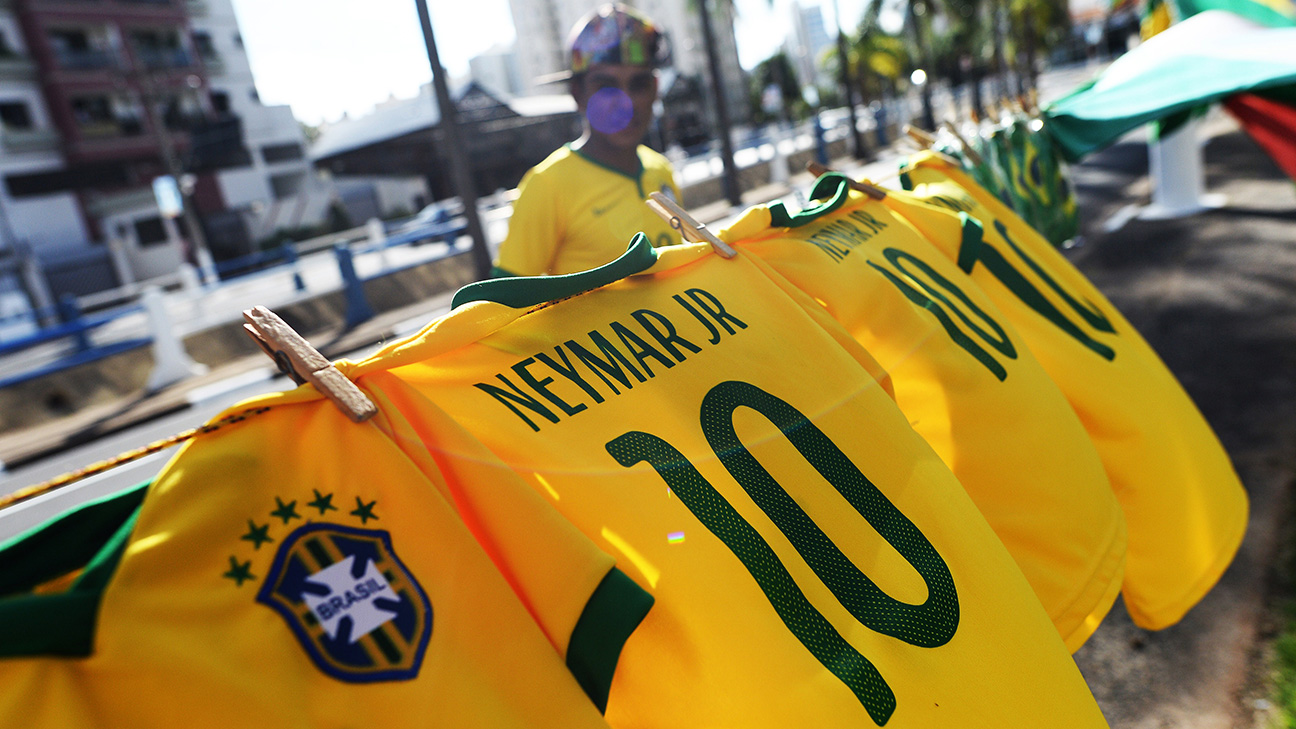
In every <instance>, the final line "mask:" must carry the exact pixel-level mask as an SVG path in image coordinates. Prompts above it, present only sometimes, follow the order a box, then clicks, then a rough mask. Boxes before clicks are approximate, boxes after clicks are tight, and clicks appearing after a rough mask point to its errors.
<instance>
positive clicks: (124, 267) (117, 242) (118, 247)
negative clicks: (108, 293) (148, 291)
mask: <svg viewBox="0 0 1296 729" xmlns="http://www.w3.org/2000/svg"><path fill="white" fill-rule="evenodd" d="M108 257H109V259H110V260H111V261H112V267H113V270H114V271H116V273H117V279H118V280H119V281H121V285H122V287H123V288H125V289H127V290H130V288H131V286H132V285H133V284H134V283H135V271H133V270H132V269H131V265H130V260H129V259H128V258H127V257H126V241H124V240H122V239H121V238H118V237H117V236H115V235H109V236H108Z"/></svg>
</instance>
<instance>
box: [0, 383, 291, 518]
mask: <svg viewBox="0 0 1296 729" xmlns="http://www.w3.org/2000/svg"><path fill="white" fill-rule="evenodd" d="M269 409H270V408H268V407H261V408H252V409H250V410H244V411H243V412H241V413H235V414H233V415H227V416H225V417H223V418H221V419H220V420H217V421H215V422H213V423H208V424H207V425H203V426H200V427H197V428H191V429H189V430H186V431H184V432H182V433H177V434H175V435H173V436H171V437H169V438H163V439H162V440H159V441H154V442H153V443H149V444H148V445H146V446H144V447H142V448H136V449H134V450H129V451H126V452H125V453H121V454H119V455H116V456H113V457H112V458H109V459H107V460H105V461H99V462H98V463H92V464H90V465H89V466H86V467H85V468H81V469H77V470H76V471H72V472H71V473H65V474H63V475H62V476H58V477H57V478H52V479H50V480H48V481H46V482H44V483H38V484H36V485H35V486H28V487H27V488H24V489H19V490H17V491H15V492H13V493H12V494H9V495H8V496H3V497H0V509H5V508H8V507H10V506H13V505H14V504H18V503H21V502H23V501H27V500H28V499H33V498H36V497H37V496H40V495H42V494H45V493H48V492H50V491H53V490H55V489H58V488H62V487H64V486H67V485H68V484H73V483H76V482H77V481H80V480H81V479H84V478H88V477H90V476H93V475H95V474H96V473H103V472H104V471H107V470H109V469H112V468H116V467H117V466H120V465H122V464H125V463H130V462H131V461H138V460H139V459H141V458H143V457H145V456H149V455H152V454H154V453H157V452H158V451H163V450H166V449H167V448H170V447H171V446H173V445H176V444H178V443H183V442H185V441H187V440H192V439H193V438H197V437H198V436H200V435H206V434H207V433H211V432H213V431H216V430H219V429H221V428H223V427H225V426H226V425H233V424H234V423H239V422H242V421H244V420H246V419H248V418H250V417H252V416H253V415H260V414H261V413H264V412H266V411H268V410H269Z"/></svg>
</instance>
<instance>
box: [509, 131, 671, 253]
mask: <svg viewBox="0 0 1296 729" xmlns="http://www.w3.org/2000/svg"><path fill="white" fill-rule="evenodd" d="M638 154H639V162H640V171H639V173H638V174H637V175H629V174H626V173H625V172H622V171H621V170H617V169H614V168H611V167H608V166H606V165H604V164H602V163H601V162H598V161H597V160H595V159H593V158H591V157H589V156H587V155H585V154H583V153H582V152H579V151H575V150H573V149H572V148H571V147H570V146H563V147H562V148H561V149H559V150H558V151H556V152H554V153H553V154H551V155H549V157H548V158H547V159H546V160H545V161H543V162H541V163H540V164H538V165H536V166H535V168H534V169H532V170H531V171H529V172H527V174H526V176H525V177H524V178H522V183H521V184H520V185H519V186H518V192H519V195H518V199H517V201H516V202H515V203H514V204H513V214H512V217H511V218H510V219H509V232H508V236H507V237H506V238H505V239H504V242H503V243H502V244H501V245H500V249H499V253H498V256H497V259H496V262H495V268H496V273H497V274H498V275H507V276H536V275H541V274H547V275H559V274H566V273H577V272H579V271H584V270H587V269H591V268H596V267H598V266H601V265H603V264H605V263H608V262H609V261H612V260H613V259H615V258H616V257H617V256H619V255H621V253H622V252H623V251H624V250H625V245H624V242H625V241H627V240H630V238H631V237H632V236H633V235H634V234H635V233H640V232H642V233H644V234H645V235H647V236H648V240H649V241H650V242H651V243H652V244H653V245H655V246H664V245H674V244H676V243H679V242H680V237H679V233H678V232H677V231H675V230H673V229H672V228H671V227H670V225H668V224H667V223H666V222H665V221H663V220H662V219H661V218H659V217H657V216H656V215H654V214H653V213H652V212H651V211H650V210H649V209H648V208H647V207H646V206H645V205H644V204H643V201H644V200H645V199H647V197H648V194H649V193H652V192H661V193H663V194H667V195H670V196H671V197H672V198H674V199H676V200H678V199H679V187H678V186H677V185H676V184H675V174H674V172H673V171H672V170H671V165H670V162H669V161H667V159H666V158H665V157H663V156H662V155H660V154H658V153H657V152H654V151H653V150H651V149H649V148H648V147H645V146H643V145H640V146H639V149H638Z"/></svg>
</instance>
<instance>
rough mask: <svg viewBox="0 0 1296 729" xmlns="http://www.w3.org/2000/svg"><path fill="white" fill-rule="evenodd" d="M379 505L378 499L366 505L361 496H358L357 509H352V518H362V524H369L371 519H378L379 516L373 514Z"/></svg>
mask: <svg viewBox="0 0 1296 729" xmlns="http://www.w3.org/2000/svg"><path fill="white" fill-rule="evenodd" d="M377 505H378V500H377V499H374V500H373V501H370V502H369V503H367V504H366V503H365V502H363V501H361V500H360V497H359V496H357V497H356V508H355V509H352V510H351V512H350V514H351V515H352V516H358V517H360V523H361V524H368V523H369V520H370V519H377V518H378V515H377V514H375V513H373V510H374V507H375V506H377Z"/></svg>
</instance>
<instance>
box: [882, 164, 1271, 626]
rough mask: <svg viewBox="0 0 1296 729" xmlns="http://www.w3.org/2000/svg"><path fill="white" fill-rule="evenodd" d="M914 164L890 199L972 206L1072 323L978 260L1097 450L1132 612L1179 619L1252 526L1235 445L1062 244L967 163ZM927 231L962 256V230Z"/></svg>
mask: <svg viewBox="0 0 1296 729" xmlns="http://www.w3.org/2000/svg"><path fill="white" fill-rule="evenodd" d="M911 162H912V165H911V167H910V168H909V169H908V170H907V173H906V174H907V177H908V179H909V180H910V182H911V184H912V185H913V186H914V189H915V193H916V195H917V197H913V196H908V195H905V194H903V193H896V194H893V195H890V196H888V197H887V204H888V206H889V207H891V209H893V210H895V211H896V212H897V213H900V214H901V215H904V216H905V217H907V218H908V219H909V220H910V221H911V222H913V223H914V224H915V225H916V226H918V227H919V228H920V229H926V228H927V227H928V226H930V225H932V222H931V221H933V220H936V219H942V220H943V219H944V216H936V215H934V214H933V213H932V212H930V211H931V209H932V208H931V206H930V205H926V204H923V203H922V202H920V200H926V201H929V202H932V203H936V204H940V205H942V206H944V207H947V208H956V209H961V210H964V211H965V212H968V213H969V214H970V215H973V216H975V217H976V218H978V219H979V220H980V221H981V223H982V224H983V226H984V243H983V245H985V246H988V247H989V248H990V249H991V250H990V251H988V252H983V256H982V257H983V258H984V253H998V255H999V256H1000V257H1002V259H1004V260H1005V261H1007V263H1008V264H1009V265H1010V266H1011V268H1012V269H1013V270H1015V271H1016V272H1017V273H1019V274H1020V275H1021V276H1023V277H1025V279H1024V280H1025V281H1026V282H1027V283H1026V284H1022V286H1025V287H1028V288H1029V289H1030V290H1033V291H1035V292H1038V294H1037V295H1039V296H1042V297H1043V299H1045V300H1046V301H1047V302H1048V304H1047V306H1046V307H1045V308H1049V309H1051V310H1053V311H1054V312H1056V313H1055V316H1057V317H1060V318H1061V319H1063V320H1065V321H1066V322H1069V324H1068V325H1067V326H1070V327H1073V330H1072V332H1070V333H1068V332H1067V331H1064V330H1063V328H1061V326H1060V325H1058V324H1055V323H1053V322H1051V321H1050V320H1049V319H1047V318H1045V316H1043V315H1041V313H1040V312H1039V311H1038V310H1037V309H1036V308H1032V307H1031V306H1030V305H1029V304H1027V303H1025V302H1024V300H1023V299H1022V298H1020V297H1019V296H1018V295H1017V294H1015V293H1014V292H1013V291H1012V290H1011V289H1010V288H1009V287H1008V286H1006V285H1005V284H1004V283H1003V282H1001V281H1000V279H999V278H997V277H996V276H995V275H994V274H993V273H992V272H991V270H989V269H988V268H987V266H986V264H985V262H984V261H978V262H977V263H976V264H975V265H974V266H973V267H972V270H971V278H972V280H973V281H975V282H977V283H978V284H979V285H980V286H981V288H982V290H984V291H985V292H986V293H987V294H988V295H989V297H990V298H991V299H992V300H993V301H994V302H995V304H997V305H998V306H999V308H1000V310H1001V311H1002V312H1003V314H1004V316H1005V317H1007V318H1008V320H1009V321H1011V322H1012V324H1013V325H1014V326H1015V327H1017V331H1018V332H1020V334H1021V336H1022V338H1023V339H1024V340H1025V341H1026V344H1027V345H1028V346H1029V347H1030V348H1031V351H1032V352H1033V353H1034V354H1035V356H1036V357H1037V358H1038V359H1039V361H1040V363H1041V364H1043V366H1044V369H1045V370H1047V371H1048V373H1049V374H1050V375H1051V376H1052V377H1053V381H1054V382H1056V383H1057V385H1058V387H1059V388H1061V390H1062V392H1063V393H1064V394H1065V395H1066V397H1067V399H1068V400H1070V402H1071V405H1072V406H1073V407H1074V408H1075V411H1076V414H1077V415H1079V416H1080V421H1081V422H1082V423H1083V424H1084V426H1085V429H1086V430H1087V431H1088V433H1089V435H1090V437H1091V438H1092V439H1093V442H1094V445H1095V446H1096V447H1097V448H1098V453H1099V455H1100V456H1101V457H1102V460H1103V465H1104V466H1105V467H1106V469H1107V475H1108V477H1109V478H1110V479H1111V484H1112V488H1113V489H1114V490H1115V492H1116V498H1117V499H1118V500H1119V501H1120V503H1121V506H1122V508H1123V509H1124V511H1125V519H1126V522H1127V524H1128V527H1129V549H1128V555H1127V558H1126V567H1125V584H1124V587H1123V594H1124V597H1125V605H1126V607H1127V608H1128V609H1129V612H1130V616H1131V617H1132V618H1133V619H1134V622H1135V623H1136V624H1137V625H1139V626H1141V627H1144V628H1149V629H1153V630H1156V629H1160V628H1164V627H1166V626H1169V625H1173V624H1174V623H1175V622H1177V621H1178V620H1179V619H1180V618H1182V617H1183V615H1184V613H1186V612H1187V611H1188V610H1189V609H1190V608H1192V606H1193V605H1195V604H1196V603H1197V602H1198V601H1199V600H1200V599H1201V598H1202V597H1203V596H1204V595H1205V594H1206V593H1207V592H1208V591H1209V590H1210V588H1211V587H1212V586H1213V585H1214V584H1215V582H1216V581H1217V580H1218V579H1219V577H1220V575H1221V574H1222V573H1223V571H1224V569H1225V568H1226V567H1227V566H1228V564H1229V562H1230V561H1232V558H1233V555H1234V553H1235V552H1236V551H1237V548H1238V545H1239V544H1240V543H1241V540H1242V536H1243V533H1244V532H1245V530H1246V523H1247V497H1246V492H1245V491H1244V490H1243V488H1242V484H1241V482H1240V481H1239V479H1238V477H1237V474H1236V473H1235V472H1234V471H1233V467H1232V464H1231V463H1230V461H1229V457H1228V454H1227V453H1225V451H1224V448H1223V446H1221V445H1220V442H1219V440H1218V439H1217V438H1216V437H1215V434H1214V433H1213V432H1212V431H1211V428H1210V425H1209V424H1207V422H1206V420H1205V419H1204V418H1203V417H1202V415H1201V413H1200V412H1199V411H1198V410H1197V407H1196V406H1195V405H1194V404H1193V402H1192V400H1191V399H1190V398H1189V397H1188V394H1187V393H1185V392H1184V390H1183V388H1182V387H1181V386H1180V385H1179V383H1178V381H1177V380H1176V379H1175V377H1174V375H1173V374H1172V373H1171V372H1170V371H1169V370H1168V369H1167V368H1166V366H1165V364H1164V363H1162V362H1161V359H1160V358H1159V357H1158V356H1157V354H1156V352H1155V351H1153V349H1152V348H1151V347H1150V346H1149V345H1148V344H1147V342H1146V341H1144V339H1143V338H1142V336H1140V335H1139V333H1138V332H1137V331H1136V330H1135V329H1134V327H1133V326H1132V325H1130V323H1129V322H1128V321H1126V320H1125V318H1124V317H1123V316H1121V314H1120V312H1119V311H1117V310H1116V308H1115V307H1114V306H1112V305H1111V302H1109V301H1107V299H1106V297H1104V296H1103V295H1102V293H1101V292H1100V291H1098V289H1097V288H1096V287H1094V286H1093V284H1091V283H1090V282H1089V281H1088V280H1087V279H1086V278H1085V277H1084V275H1083V274H1081V273H1080V272H1079V271H1078V270H1076V268H1075V267H1074V266H1072V265H1071V263H1070V262H1069V261H1067V260H1066V258H1065V257H1063V256H1062V254H1061V253H1059V252H1058V251H1057V250H1056V249H1055V248H1053V247H1052V246H1050V245H1049V244H1048V242H1047V241H1045V240H1044V239H1042V238H1041V237H1039V235H1038V234H1037V233H1035V232H1034V231H1033V230H1031V229H1030V227H1029V226H1027V225H1026V224H1025V223H1023V222H1022V221H1021V220H1020V219H1019V218H1017V217H1016V216H1015V215H1013V213H1012V212H1011V211H1009V210H1008V209H1007V208H1006V207H1004V206H1003V205H1002V204H1001V203H999V202H998V201H997V200H996V199H995V198H994V196H992V195H990V194H989V193H987V192H985V191H984V190H983V189H981V188H979V187H977V186H976V185H975V183H973V182H972V181H971V180H970V179H969V178H968V177H967V176H966V175H964V174H963V173H962V172H961V171H959V170H955V169H953V168H951V167H950V166H948V165H946V164H945V163H944V162H943V161H941V160H940V159H939V158H937V157H935V156H934V155H929V154H921V155H918V156H917V157H915V158H914V159H913V160H912V161H911ZM1001 226H1002V229H1003V230H1004V231H1007V233H1008V236H1010V238H1011V241H1012V242H1013V243H1015V244H1016V245H1017V246H1018V248H1019V249H1020V252H1017V251H1014V249H1013V247H1012V246H1011V245H1009V244H1008V242H1007V241H1006V240H1005V238H1004V235H1003V234H1002V232H1001V230H1000V227H1001ZM925 232H929V233H930V235H929V238H930V239H931V240H932V241H933V242H934V243H936V244H937V246H938V247H939V248H940V249H941V250H942V251H943V252H944V253H945V255H946V256H948V257H949V258H951V259H955V260H957V259H958V257H959V255H960V248H959V245H958V241H957V239H951V238H949V237H947V236H942V235H941V234H940V233H938V232H936V231H935V230H931V231H925ZM1027 257H1029V260H1027ZM1036 266H1037V267H1038V270H1034V268H1033V267H1036ZM1044 275H1047V276H1048V277H1049V279H1050V280H1052V281H1053V282H1054V283H1056V284H1057V286H1056V288H1054V287H1053V286H1051V285H1050V284H1049V283H1048V281H1046V280H1045V279H1044ZM1062 292H1066V297H1064V296H1063V295H1062ZM1067 297H1069V298H1070V299H1071V300H1072V301H1074V304H1072V303H1068V301H1067ZM1041 306H1044V305H1041Z"/></svg>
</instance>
